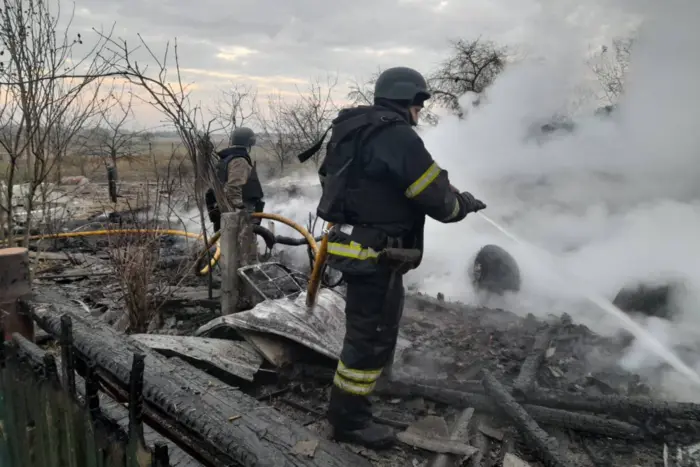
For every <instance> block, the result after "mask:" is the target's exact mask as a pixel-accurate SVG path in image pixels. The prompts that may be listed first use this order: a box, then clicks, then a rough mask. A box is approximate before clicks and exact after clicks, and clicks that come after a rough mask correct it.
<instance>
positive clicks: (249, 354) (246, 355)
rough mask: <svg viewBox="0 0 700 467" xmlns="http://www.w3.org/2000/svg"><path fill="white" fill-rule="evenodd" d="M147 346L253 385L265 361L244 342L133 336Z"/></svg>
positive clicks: (156, 335)
mask: <svg viewBox="0 0 700 467" xmlns="http://www.w3.org/2000/svg"><path fill="white" fill-rule="evenodd" d="M131 337H132V338H133V339H135V340H137V341H138V342H140V343H142V344H143V345H145V346H147V347H149V348H151V349H153V350H156V351H158V352H160V353H163V354H165V355H168V356H173V355H175V356H178V357H181V358H183V359H184V360H197V361H199V362H202V363H205V364H208V365H211V366H213V367H216V368H217V369H219V370H221V371H225V372H226V373H230V374H232V375H234V376H237V377H239V378H242V379H244V380H246V381H253V378H254V376H255V373H257V372H258V370H259V369H260V365H262V362H263V357H262V355H260V354H259V353H258V352H257V351H256V350H255V349H254V348H253V347H252V346H251V345H250V344H248V343H247V342H244V341H230V340H226V339H210V338H206V337H193V336H166V335H160V334H132V335H131Z"/></svg>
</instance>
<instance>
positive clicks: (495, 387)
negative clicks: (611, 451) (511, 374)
mask: <svg viewBox="0 0 700 467" xmlns="http://www.w3.org/2000/svg"><path fill="white" fill-rule="evenodd" d="M483 384H484V389H485V390H486V393H487V394H488V395H489V397H491V398H492V399H493V400H494V401H495V402H496V404H497V405H498V406H499V407H500V408H501V410H502V411H503V412H505V413H506V414H507V415H508V417H510V419H511V420H512V421H513V423H514V425H515V426H516V428H517V429H518V430H519V431H520V433H521V434H522V435H523V437H525V438H526V439H527V440H528V441H529V442H530V443H531V446H532V447H533V448H534V449H535V450H536V451H537V452H538V454H539V455H540V457H541V458H542V460H543V461H544V464H545V465H546V466H547V467H571V466H572V464H571V463H570V462H569V460H568V459H566V458H564V456H563V455H562V454H561V453H560V452H559V443H557V440H556V439H554V438H552V437H550V436H549V435H548V434H547V432H546V431H544V430H543V429H542V428H540V426H539V425H538V424H537V422H536V421H535V420H534V419H533V418H532V417H531V416H530V415H529V414H528V413H527V411H526V410H525V408H523V407H522V406H521V405H520V404H518V402H517V401H516V400H515V398H514V397H513V396H512V395H511V394H510V393H509V392H508V391H507V390H506V389H505V388H504V387H503V386H502V385H501V383H499V382H498V380H496V378H495V377H494V376H493V375H492V374H491V373H490V372H488V371H484V379H483Z"/></svg>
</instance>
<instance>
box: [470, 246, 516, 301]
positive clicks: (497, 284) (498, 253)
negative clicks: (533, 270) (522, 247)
mask: <svg viewBox="0 0 700 467" xmlns="http://www.w3.org/2000/svg"><path fill="white" fill-rule="evenodd" d="M469 278H470V279H471V281H472V284H473V285H474V288H475V289H476V290H477V291H486V292H490V293H492V294H497V295H502V294H504V293H505V292H518V291H520V285H521V282H522V280H521V277H520V268H519V267H518V263H516V261H515V258H513V257H512V256H511V255H510V253H508V252H507V251H506V250H504V249H503V248H501V247H500V246H497V245H485V246H483V247H482V248H481V250H479V252H478V253H477V255H476V258H474V262H473V263H472V265H471V267H470V269H469Z"/></svg>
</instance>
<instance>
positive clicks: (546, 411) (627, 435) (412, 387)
mask: <svg viewBox="0 0 700 467" xmlns="http://www.w3.org/2000/svg"><path fill="white" fill-rule="evenodd" d="M504 387H505V386H504ZM505 388H506V389H507V387H505ZM381 390H382V393H383V394H386V395H392V396H395V397H423V398H425V399H429V400H432V401H435V402H440V403H443V404H447V405H451V406H454V407H459V408H468V407H474V408H475V409H476V410H479V411H482V412H491V413H498V412H500V410H499V408H498V407H497V406H496V405H495V404H494V403H493V401H492V400H491V399H489V398H488V397H486V396H484V395H483V394H474V393H470V392H466V391H455V390H453V389H444V388H441V387H437V386H428V385H424V384H397V383H396V382H394V381H392V382H391V384H390V386H389V387H383V388H381ZM523 407H524V408H525V410H527V412H528V413H529V414H530V415H531V416H532V417H533V418H534V419H535V420H536V421H537V422H538V423H541V424H543V425H551V426H557V427H560V428H568V429H571V430H576V431H583V432H587V433H593V434H598V435H602V436H609V437H611V438H621V439H628V440H640V439H642V438H643V435H642V432H641V430H640V429H639V428H638V427H636V426H634V425H632V424H630V423H626V422H622V421H619V420H611V419H606V418H602V417H598V416H595V415H588V414H580V413H575V412H569V411H566V410H558V409H552V408H548V407H542V406H538V405H532V404H524V405H523Z"/></svg>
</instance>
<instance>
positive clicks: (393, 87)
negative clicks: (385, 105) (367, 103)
mask: <svg viewBox="0 0 700 467" xmlns="http://www.w3.org/2000/svg"><path fill="white" fill-rule="evenodd" d="M374 97H375V98H384V99H391V100H393V101H409V102H419V103H423V101H424V100H426V99H430V92H429V91H428V83H427V82H426V81H425V78H423V75H421V74H420V73H418V72H417V71H416V70H414V69H412V68H407V67H404V66H398V67H394V68H388V69H386V70H384V71H383V72H382V73H381V74H380V75H379V77H378V78H377V82H376V83H375V84H374Z"/></svg>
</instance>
